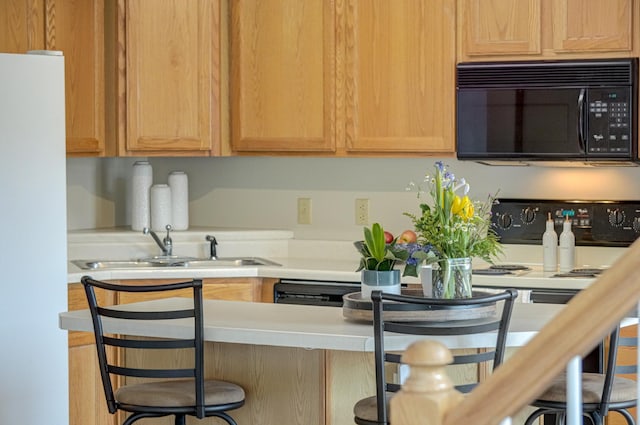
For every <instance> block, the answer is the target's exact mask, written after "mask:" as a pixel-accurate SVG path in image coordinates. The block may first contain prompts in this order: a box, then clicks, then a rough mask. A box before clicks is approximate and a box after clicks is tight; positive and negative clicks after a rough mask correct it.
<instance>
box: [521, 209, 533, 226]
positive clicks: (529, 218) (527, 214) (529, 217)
mask: <svg viewBox="0 0 640 425" xmlns="http://www.w3.org/2000/svg"><path fill="white" fill-rule="evenodd" d="M520 218H522V222H523V223H524V224H531V223H533V220H535V219H536V210H535V208H531V207H527V208H525V209H523V210H522V213H521V214H520Z"/></svg>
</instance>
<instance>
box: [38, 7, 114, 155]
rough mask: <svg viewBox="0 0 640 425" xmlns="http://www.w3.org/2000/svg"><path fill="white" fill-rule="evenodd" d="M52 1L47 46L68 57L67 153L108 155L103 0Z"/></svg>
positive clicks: (66, 73) (47, 22)
mask: <svg viewBox="0 0 640 425" xmlns="http://www.w3.org/2000/svg"><path fill="white" fill-rule="evenodd" d="M47 4H48V6H49V7H47V10H46V19H45V21H46V28H45V33H46V48H47V49H50V50H62V51H63V52H64V56H65V94H66V102H65V108H66V111H65V112H66V128H67V154H68V155H69V156H104V155H105V154H106V153H107V152H106V150H105V149H106V148H105V98H104V93H105V91H104V87H105V82H104V0H49V1H48V2H47ZM111 153H112V154H113V152H111Z"/></svg>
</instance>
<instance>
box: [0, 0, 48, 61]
mask: <svg viewBox="0 0 640 425" xmlns="http://www.w3.org/2000/svg"><path fill="white" fill-rule="evenodd" d="M43 5H44V0H2V1H0V52H2V53H25V52H26V51H27V50H33V49H43V48H44V7H43Z"/></svg>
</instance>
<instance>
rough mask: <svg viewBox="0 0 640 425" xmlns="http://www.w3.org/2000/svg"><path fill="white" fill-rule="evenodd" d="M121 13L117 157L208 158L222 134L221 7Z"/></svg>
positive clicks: (144, 1)
mask: <svg viewBox="0 0 640 425" xmlns="http://www.w3.org/2000/svg"><path fill="white" fill-rule="evenodd" d="M118 7H119V9H118V13H119V15H118V16H119V18H118V26H119V32H118V37H119V39H120V40H119V43H118V45H119V47H120V49H121V51H120V52H119V60H120V64H119V67H120V70H121V71H120V76H119V78H120V79H119V89H118V91H119V95H120V98H121V101H120V102H119V103H118V108H119V109H120V111H119V117H120V123H119V138H120V143H119V154H120V155H141V154H142V155H149V156H151V155H167V154H168V155H192V156H193V155H209V154H210V152H211V150H212V149H214V147H215V148H219V134H220V132H219V127H220V110H219V100H220V99H219V72H220V70H219V67H220V57H219V55H220V46H219V36H220V34H219V24H220V23H219V18H220V5H219V1H218V0H189V1H185V0H126V1H125V0H119V3H118ZM123 62H124V63H123Z"/></svg>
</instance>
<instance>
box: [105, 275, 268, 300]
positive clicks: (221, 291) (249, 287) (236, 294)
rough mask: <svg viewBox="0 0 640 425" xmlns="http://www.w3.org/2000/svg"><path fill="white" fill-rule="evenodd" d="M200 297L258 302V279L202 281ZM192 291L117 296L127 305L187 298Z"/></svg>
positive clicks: (133, 282) (153, 281) (142, 282)
mask: <svg viewBox="0 0 640 425" xmlns="http://www.w3.org/2000/svg"><path fill="white" fill-rule="evenodd" d="M184 280H185V279H162V280H158V279H147V280H145V279H136V280H128V281H123V282H122V283H125V284H127V285H138V284H139V285H150V284H158V283H172V282H183V281H184ZM202 283H203V287H202V296H203V298H204V299H205V300H206V299H209V300H229V301H254V300H259V296H256V294H259V293H260V279H253V278H246V279H244V278H237V279H223V278H220V279H203V281H202ZM191 292H192V291H191V290H190V289H181V290H177V291H172V292H171V293H169V292H167V293H164V294H162V293H161V294H148V293H135V292H131V293H126V292H121V293H120V294H119V295H118V297H119V298H118V304H128V303H135V302H140V301H151V300H154V299H159V298H167V297H182V296H184V297H188V296H190V293H191Z"/></svg>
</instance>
